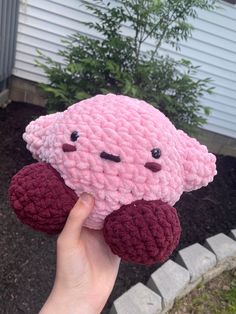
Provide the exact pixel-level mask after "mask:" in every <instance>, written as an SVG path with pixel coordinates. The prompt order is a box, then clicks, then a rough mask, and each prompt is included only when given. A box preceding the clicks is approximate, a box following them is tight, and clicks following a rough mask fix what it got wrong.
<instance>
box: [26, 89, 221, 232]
mask: <svg viewBox="0 0 236 314" xmlns="http://www.w3.org/2000/svg"><path fill="white" fill-rule="evenodd" d="M75 131H77V132H78V135H79V137H78V138H77V140H76V141H71V134H72V133H73V132H75ZM23 138H24V140H25V141H26V142H27V148H28V149H29V150H30V151H31V152H32V154H33V156H34V157H35V158H36V159H38V160H40V161H44V162H47V163H49V164H51V166H52V167H53V168H54V169H56V170H57V171H58V172H59V173H60V175H61V176H62V178H63V179H64V181H65V184H66V185H67V186H68V187H70V188H71V189H72V190H74V191H75V192H76V194H77V195H78V196H79V195H80V194H81V193H82V192H88V193H91V194H92V195H94V197H95V200H96V203H95V208H94V210H93V212H92V213H91V215H90V216H89V217H88V219H87V221H86V223H85V226H87V227H90V228H94V229H101V228H102V227H103V221H104V219H105V217H106V216H107V215H108V214H110V213H111V212H113V211H114V210H117V209H119V208H120V207H121V206H122V205H127V204H129V203H131V202H133V201H136V200H140V199H144V200H147V201H149V200H159V199H160V200H162V201H163V202H166V203H168V204H170V205H173V204H175V203H176V202H177V201H178V200H179V198H180V196H181V194H182V193H183V192H184V191H191V190H194V189H198V188H200V187H202V186H205V185H207V184H208V183H209V182H210V181H212V180H213V177H214V175H215V174H216V168H215V160H216V159H215V156H214V155H212V154H210V153H208V151H207V148H206V147H205V146H203V145H200V144H199V143H198V141H197V140H195V139H193V138H190V137H189V136H188V135H187V134H185V133H184V132H183V131H180V130H176V128H175V127H174V125H173V124H172V123H171V122H170V121H169V119H168V118H167V117H166V116H165V115H164V114H162V113H161V112H160V111H159V110H157V109H155V108H154V107H153V106H151V105H149V104H147V103H146V102H144V101H141V100H138V99H133V98H130V97H127V96H121V95H118V96H117V95H113V94H109V95H105V96H104V95H97V96H95V97H93V98H90V99H87V100H84V101H81V102H79V103H77V104H75V105H73V106H71V107H69V108H68V109H67V110H66V111H64V112H62V113H56V114H51V115H48V116H42V117H40V118H39V119H37V120H36V121H32V122H31V123H30V124H29V125H28V126H27V128H26V132H25V133H24V135H23ZM63 145H71V148H72V150H73V147H74V149H76V150H74V151H67V152H64V151H63V149H62V147H63ZM154 148H159V149H160V150H161V156H160V158H159V159H154V158H153V156H152V153H151V151H152V149H154ZM102 152H106V153H108V154H112V155H113V156H118V157H120V159H121V161H120V162H112V161H110V160H106V159H103V158H101V157H100V154H101V153H102ZM148 162H157V163H158V164H159V165H161V170H160V171H158V172H152V171H151V170H150V169H147V168H146V167H145V164H146V163H148Z"/></svg>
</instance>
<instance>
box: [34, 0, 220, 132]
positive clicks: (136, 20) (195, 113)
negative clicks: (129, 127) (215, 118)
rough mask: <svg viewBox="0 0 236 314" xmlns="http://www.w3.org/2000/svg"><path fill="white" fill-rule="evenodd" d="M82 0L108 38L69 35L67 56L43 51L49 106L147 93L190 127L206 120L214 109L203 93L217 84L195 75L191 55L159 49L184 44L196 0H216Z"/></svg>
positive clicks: (201, 4)
mask: <svg viewBox="0 0 236 314" xmlns="http://www.w3.org/2000/svg"><path fill="white" fill-rule="evenodd" d="M82 2H83V4H84V5H85V6H86V8H87V10H88V11H90V13H92V14H93V15H94V16H95V18H96V20H95V21H94V22H88V23H85V24H86V25H88V26H89V28H90V29H92V30H93V32H94V31H96V32H97V33H98V35H99V36H100V37H101V38H102V39H94V38H92V37H88V36H84V35H81V34H79V33H76V34H74V35H72V36H70V37H69V38H68V40H66V41H64V44H65V49H64V50H62V51H59V52H58V55H60V56H62V57H63V59H64V64H60V63H58V62H55V61H54V60H52V59H51V58H48V57H47V56H45V55H43V54H42V53H41V52H39V57H40V59H39V60H40V61H39V60H37V64H38V66H40V67H41V68H43V69H44V71H45V73H46V74H47V77H48V79H49V84H41V87H42V88H43V90H44V92H46V94H47V96H48V110H49V111H50V112H53V111H58V110H64V109H65V108H66V107H68V106H70V105H71V104H73V103H75V102H76V101H79V100H82V99H85V98H88V97H90V96H93V95H96V94H99V93H102V94H107V93H109V92H112V93H116V94H124V95H129V96H132V97H137V98H140V99H143V100H146V101H147V102H149V103H150V104H152V105H153V106H155V107H156V108H159V109H160V110H161V111H163V112H164V113H165V114H166V115H167V116H168V117H169V118H170V119H171V120H172V122H173V123H174V124H175V125H176V127H179V128H182V129H184V130H186V131H189V132H191V131H193V129H194V128H195V127H196V126H200V125H202V124H203V123H205V122H206V120H205V118H204V115H203V113H205V114H209V109H208V108H207V107H205V106H203V105H202V104H201V103H200V102H199V97H200V96H202V95H203V94H204V93H211V92H212V88H209V87H208V83H209V81H210V79H209V78H206V79H203V80H197V79H195V78H194V75H195V73H196V72H197V67H194V66H193V65H192V64H191V63H190V61H187V60H183V59H182V60H180V61H176V60H174V59H172V58H170V57H168V56H163V55H161V54H160V51H159V50H160V47H161V45H162V44H163V43H167V44H170V45H172V46H173V47H175V48H176V49H179V43H180V41H181V40H182V41H183V40H187V38H188V37H189V35H190V34H191V30H192V26H191V25H190V24H189V23H188V22H187V19H188V17H192V18H195V17H196V16H197V12H196V9H197V8H201V9H205V10H210V9H213V8H214V7H215V1H213V0H212V1H208V0H120V1H119V2H118V4H117V5H116V6H112V5H111V4H110V3H109V2H107V1H105V0H101V1H93V2H94V3H93V4H91V3H89V2H88V1H82ZM95 3H96V4H98V5H95ZM127 25H128V26H129V28H127ZM132 30H133V31H132ZM127 32H132V33H130V34H126V33H127ZM150 41H152V44H154V46H153V45H150ZM148 43H149V45H148ZM147 47H151V48H150V49H149V50H148V49H147ZM143 48H146V49H143ZM144 50H145V51H144ZM42 59H43V61H42Z"/></svg>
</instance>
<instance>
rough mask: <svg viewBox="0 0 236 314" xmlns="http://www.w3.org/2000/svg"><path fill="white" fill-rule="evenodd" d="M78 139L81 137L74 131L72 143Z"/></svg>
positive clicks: (71, 138)
mask: <svg viewBox="0 0 236 314" xmlns="http://www.w3.org/2000/svg"><path fill="white" fill-rule="evenodd" d="M78 137H79V133H78V132H77V131H74V132H72V133H71V135H70V140H71V141H72V142H76V141H77V139H78Z"/></svg>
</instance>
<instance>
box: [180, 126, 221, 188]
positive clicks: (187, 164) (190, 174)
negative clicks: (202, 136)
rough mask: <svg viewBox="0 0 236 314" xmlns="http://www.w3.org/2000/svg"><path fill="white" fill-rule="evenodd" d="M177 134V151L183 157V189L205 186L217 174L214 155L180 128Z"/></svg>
mask: <svg viewBox="0 0 236 314" xmlns="http://www.w3.org/2000/svg"><path fill="white" fill-rule="evenodd" d="M178 136H179V140H180V149H179V152H180V154H182V158H183V167H184V190H185V191H187V192H188V191H192V190H197V189H199V188H201V187H202V186H206V185H207V184H208V183H209V182H212V181H213V178H214V176H215V175H216V174H217V171H216V157H215V156H214V155H213V154H211V153H209V152H208V150H207V147H206V146H204V145H201V144H200V143H199V142H198V141H197V140H196V139H195V138H192V137H189V136H188V135H187V134H186V133H185V132H183V131H182V130H178Z"/></svg>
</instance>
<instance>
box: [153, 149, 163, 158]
mask: <svg viewBox="0 0 236 314" xmlns="http://www.w3.org/2000/svg"><path fill="white" fill-rule="evenodd" d="M151 153H152V157H153V158H155V159H158V158H160V157H161V150H160V148H153V150H152V151H151Z"/></svg>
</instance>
